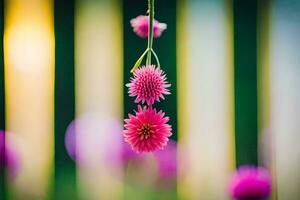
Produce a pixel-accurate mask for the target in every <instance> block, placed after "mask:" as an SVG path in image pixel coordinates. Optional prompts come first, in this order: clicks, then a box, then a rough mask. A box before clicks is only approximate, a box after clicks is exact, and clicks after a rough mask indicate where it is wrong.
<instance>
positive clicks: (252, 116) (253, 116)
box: [233, 0, 257, 166]
mask: <svg viewBox="0 0 300 200" xmlns="http://www.w3.org/2000/svg"><path fill="white" fill-rule="evenodd" d="M233 8H234V10H233V14H234V84H235V87H234V89H235V141H236V163H237V166H240V165H243V164H254V165H256V164H257V42H256V38H257V35H256V33H257V22H256V16H257V2H256V1H253V0H236V1H234V2H233Z"/></svg>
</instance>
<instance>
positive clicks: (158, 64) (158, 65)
mask: <svg viewBox="0 0 300 200" xmlns="http://www.w3.org/2000/svg"><path fill="white" fill-rule="evenodd" d="M151 52H152V53H153V55H154V57H155V60H156V63H157V67H158V68H160V63H159V59H158V56H157V55H156V53H155V51H154V50H153V49H151Z"/></svg>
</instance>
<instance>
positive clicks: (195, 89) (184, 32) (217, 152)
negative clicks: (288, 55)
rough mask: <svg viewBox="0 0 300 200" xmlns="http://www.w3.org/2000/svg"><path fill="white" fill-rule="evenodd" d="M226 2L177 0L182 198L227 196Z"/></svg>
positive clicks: (230, 110)
mask: <svg viewBox="0 0 300 200" xmlns="http://www.w3.org/2000/svg"><path fill="white" fill-rule="evenodd" d="M227 3H228V2H227V1H223V0H215V1H208V0H207V1H192V0H190V1H189V0H187V1H179V5H178V7H179V8H180V10H179V11H178V12H179V13H178V22H179V24H178V28H177V30H178V31H177V32H178V40H177V45H178V49H179V50H178V54H177V56H178V64H179V67H178V74H177V76H178V83H179V84H178V94H179V95H178V98H179V99H178V102H179V143H180V157H179V159H178V160H179V166H180V168H181V172H182V173H181V175H182V176H181V177H180V179H179V192H180V197H181V198H183V199H226V196H227V192H226V189H227V187H226V185H227V176H228V174H229V172H230V169H232V168H233V166H232V163H233V154H232V153H233V151H232V149H233V147H232V146H233V141H232V140H233V102H232V95H233V94H232V91H233V89H232V85H233V84H232V72H233V70H232V67H233V66H232V52H231V50H232V44H231V42H232V39H231V35H230V33H231V29H232V21H231V14H230V13H229V12H230V6H229V5H227Z"/></svg>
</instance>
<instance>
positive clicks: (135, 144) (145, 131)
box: [123, 105, 172, 153]
mask: <svg viewBox="0 0 300 200" xmlns="http://www.w3.org/2000/svg"><path fill="white" fill-rule="evenodd" d="M164 115H165V113H164V112H162V111H159V112H157V111H156V109H153V108H147V107H144V108H142V107H141V106H140V105H139V106H138V111H135V116H134V115H131V114H129V119H125V125H124V127H125V130H124V131H123V135H124V137H125V141H126V142H127V143H128V144H130V145H131V148H132V149H133V150H135V151H136V152H139V153H141V152H152V151H155V150H158V149H163V148H164V147H165V146H166V145H167V142H168V140H169V139H168V137H170V136H171V135H172V133H171V131H172V128H171V126H170V125H169V124H167V122H168V121H169V118H168V117H165V116H164Z"/></svg>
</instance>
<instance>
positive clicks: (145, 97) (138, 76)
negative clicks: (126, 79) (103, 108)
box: [126, 65, 171, 105]
mask: <svg viewBox="0 0 300 200" xmlns="http://www.w3.org/2000/svg"><path fill="white" fill-rule="evenodd" d="M166 79H167V78H166V75H165V73H164V72H163V71H162V70H161V69H158V68H156V67H155V65H146V66H142V67H140V68H138V69H137V70H135V71H134V73H133V77H132V78H131V81H130V83H128V84H126V86H127V87H129V91H128V93H129V96H131V97H135V96H136V99H135V103H139V102H140V101H141V102H142V103H144V102H146V103H147V104H148V105H152V104H153V103H154V101H160V98H161V99H164V95H167V94H170V91H169V90H168V88H169V87H170V86H171V84H168V82H167V81H166Z"/></svg>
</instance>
